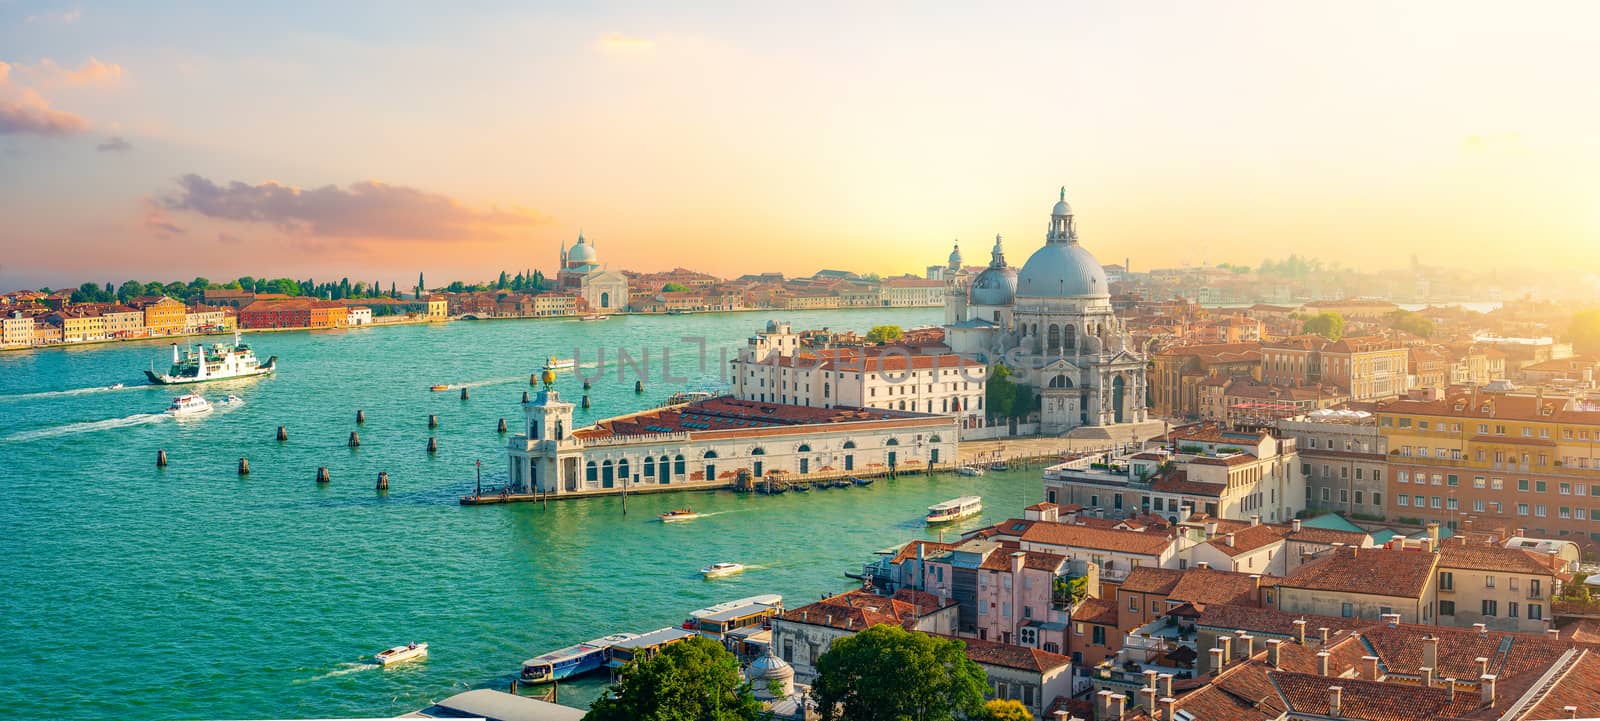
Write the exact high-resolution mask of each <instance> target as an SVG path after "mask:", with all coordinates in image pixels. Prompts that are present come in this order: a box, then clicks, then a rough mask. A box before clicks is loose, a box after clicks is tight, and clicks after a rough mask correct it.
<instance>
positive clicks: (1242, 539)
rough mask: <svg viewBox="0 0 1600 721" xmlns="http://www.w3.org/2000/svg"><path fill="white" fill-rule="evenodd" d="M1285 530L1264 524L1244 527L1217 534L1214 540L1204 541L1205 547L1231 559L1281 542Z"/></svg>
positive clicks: (1281, 527)
mask: <svg viewBox="0 0 1600 721" xmlns="http://www.w3.org/2000/svg"><path fill="white" fill-rule="evenodd" d="M1287 530H1288V529H1286V528H1284V527H1283V526H1270V525H1267V524H1264V523H1263V524H1259V525H1255V526H1245V527H1244V528H1242V529H1240V530H1237V531H1230V532H1228V533H1218V534H1217V535H1216V536H1215V537H1214V538H1212V539H1211V540H1209V541H1206V545H1208V546H1210V547H1212V548H1213V549H1215V550H1216V551H1218V552H1220V553H1222V554H1224V555H1226V556H1228V557H1229V558H1232V557H1234V556H1239V555H1242V554H1246V553H1249V552H1251V551H1255V550H1258V549H1261V548H1265V547H1267V546H1270V545H1272V544H1274V543H1278V542H1280V541H1282V540H1283V539H1284V536H1285V535H1287V534H1286V531H1287ZM1229 534H1231V535H1232V536H1233V543H1232V544H1231V545H1230V544H1229V543H1228V535H1229Z"/></svg>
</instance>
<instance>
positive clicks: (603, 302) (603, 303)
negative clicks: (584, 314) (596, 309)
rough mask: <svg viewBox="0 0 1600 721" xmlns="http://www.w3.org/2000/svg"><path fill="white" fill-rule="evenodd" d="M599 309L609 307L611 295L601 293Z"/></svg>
mask: <svg viewBox="0 0 1600 721" xmlns="http://www.w3.org/2000/svg"><path fill="white" fill-rule="evenodd" d="M600 307H601V308H610V307H611V294H610V293H601V294H600Z"/></svg>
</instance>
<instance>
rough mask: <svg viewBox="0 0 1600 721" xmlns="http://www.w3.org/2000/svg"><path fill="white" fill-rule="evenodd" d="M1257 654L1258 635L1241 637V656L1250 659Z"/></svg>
mask: <svg viewBox="0 0 1600 721" xmlns="http://www.w3.org/2000/svg"><path fill="white" fill-rule="evenodd" d="M1255 655H1256V637H1255V636H1240V637H1239V658H1243V659H1248V658H1250V657H1252V656H1255Z"/></svg>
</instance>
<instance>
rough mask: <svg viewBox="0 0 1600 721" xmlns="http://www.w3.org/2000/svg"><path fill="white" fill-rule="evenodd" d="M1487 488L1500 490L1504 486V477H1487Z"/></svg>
mask: <svg viewBox="0 0 1600 721" xmlns="http://www.w3.org/2000/svg"><path fill="white" fill-rule="evenodd" d="M1489 488H1490V489H1492V490H1496V491H1498V490H1500V489H1502V488H1505V479H1503V478H1491V479H1489Z"/></svg>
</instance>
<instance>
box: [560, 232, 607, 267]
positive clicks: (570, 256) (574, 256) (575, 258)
mask: <svg viewBox="0 0 1600 721" xmlns="http://www.w3.org/2000/svg"><path fill="white" fill-rule="evenodd" d="M597 257H599V255H598V254H597V253H595V252H594V246H592V245H590V244H589V242H588V241H586V240H584V239H583V234H582V233H579V234H578V242H577V244H576V245H573V246H572V249H571V250H569V251H567V262H569V263H593V262H594V261H595V258H597Z"/></svg>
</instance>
